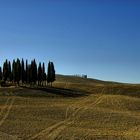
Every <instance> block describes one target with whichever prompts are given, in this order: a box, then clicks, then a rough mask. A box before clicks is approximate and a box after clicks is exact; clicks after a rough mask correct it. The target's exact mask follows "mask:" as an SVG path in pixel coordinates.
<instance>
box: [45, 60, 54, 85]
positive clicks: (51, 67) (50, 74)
mask: <svg viewBox="0 0 140 140" xmlns="http://www.w3.org/2000/svg"><path fill="white" fill-rule="evenodd" d="M54 81H55V69H54V64H53V62H49V63H48V73H47V83H51V86H52V82H54Z"/></svg>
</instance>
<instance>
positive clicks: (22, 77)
mask: <svg viewBox="0 0 140 140" xmlns="http://www.w3.org/2000/svg"><path fill="white" fill-rule="evenodd" d="M21 81H22V84H23V83H24V82H25V69H24V60H23V58H22V62H21Z"/></svg>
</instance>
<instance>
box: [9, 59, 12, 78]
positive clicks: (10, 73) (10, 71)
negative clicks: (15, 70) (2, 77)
mask: <svg viewBox="0 0 140 140" xmlns="http://www.w3.org/2000/svg"><path fill="white" fill-rule="evenodd" d="M8 78H9V81H12V70H11V62H10V61H9V63H8Z"/></svg>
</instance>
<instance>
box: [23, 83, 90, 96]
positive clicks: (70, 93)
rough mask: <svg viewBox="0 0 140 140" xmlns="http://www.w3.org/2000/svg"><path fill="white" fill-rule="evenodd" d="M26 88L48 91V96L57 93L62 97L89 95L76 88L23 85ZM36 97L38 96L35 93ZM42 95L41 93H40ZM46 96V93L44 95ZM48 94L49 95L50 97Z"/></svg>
mask: <svg viewBox="0 0 140 140" xmlns="http://www.w3.org/2000/svg"><path fill="white" fill-rule="evenodd" d="M21 87H22V88H24V89H31V90H36V91H43V92H45V93H46V96H47V95H48V96H50V95H52V94H53V95H57V96H61V97H82V96H88V93H86V92H82V91H76V90H71V89H63V88H55V87H26V86H21ZM39 93H40V92H39ZM34 96H35V97H37V93H36V95H35V94H34ZM38 96H39V97H40V94H38ZM44 96H45V95H44ZM48 96H47V97H48Z"/></svg>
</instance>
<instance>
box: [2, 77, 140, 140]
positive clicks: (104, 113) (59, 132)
mask: <svg viewBox="0 0 140 140" xmlns="http://www.w3.org/2000/svg"><path fill="white" fill-rule="evenodd" d="M54 86H56V87H59V88H68V89H76V90H79V91H82V92H86V93H88V96H81V97H63V96H59V95H58V94H57V95H55V94H52V93H49V92H46V91H42V90H34V89H22V88H19V89H14V88H11V89H0V109H1V110H0V139H3V140H5V139H7V140H10V139H11V140H12V139H13V140H16V139H29V140H30V139H42V140H45V139H46V140H49V139H50V140H53V139H59V140H61V139H70V138H71V139H95V140H96V139H97V140H108V139H109V140H112V139H115V140H117V139H118V140H121V139H122V140H127V139H128V140H139V139H140V134H139V132H140V85H129V84H119V83H114V82H104V81H99V80H92V79H83V78H75V77H69V76H68V77H67V76H60V75H59V76H57V81H56V82H55V83H54ZM60 92H61V91H60Z"/></svg>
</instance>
